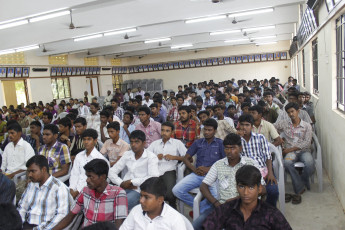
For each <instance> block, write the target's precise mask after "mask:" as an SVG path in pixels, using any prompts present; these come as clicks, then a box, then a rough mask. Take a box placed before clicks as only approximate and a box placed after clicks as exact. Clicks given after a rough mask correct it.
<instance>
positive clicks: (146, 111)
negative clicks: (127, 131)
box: [138, 106, 151, 124]
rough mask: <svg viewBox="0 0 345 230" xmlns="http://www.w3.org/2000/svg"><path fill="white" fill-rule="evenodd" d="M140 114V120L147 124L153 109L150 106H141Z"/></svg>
mask: <svg viewBox="0 0 345 230" xmlns="http://www.w3.org/2000/svg"><path fill="white" fill-rule="evenodd" d="M138 115H139V119H140V122H141V123H143V124H146V123H147V122H150V115H151V110H150V108H149V107H146V106H141V107H140V108H139V112H138Z"/></svg>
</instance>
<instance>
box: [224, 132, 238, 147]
mask: <svg viewBox="0 0 345 230" xmlns="http://www.w3.org/2000/svg"><path fill="white" fill-rule="evenodd" d="M223 145H224V146H225V145H238V146H242V140H241V136H240V135H238V134H235V133H230V134H228V135H227V136H226V137H225V138H224V141H223Z"/></svg>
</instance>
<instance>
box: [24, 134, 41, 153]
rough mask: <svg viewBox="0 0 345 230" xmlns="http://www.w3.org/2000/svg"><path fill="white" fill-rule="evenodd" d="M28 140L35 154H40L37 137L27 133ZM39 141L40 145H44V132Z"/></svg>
mask: <svg viewBox="0 0 345 230" xmlns="http://www.w3.org/2000/svg"><path fill="white" fill-rule="evenodd" d="M26 141H27V142H28V143H29V144H30V145H31V147H32V148H33V150H34V151H35V154H38V149H37V148H36V139H34V138H32V137H31V135H26ZM39 142H40V146H41V145H43V136H42V134H40V135H39Z"/></svg>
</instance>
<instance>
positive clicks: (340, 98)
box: [336, 15, 345, 111]
mask: <svg viewBox="0 0 345 230" xmlns="http://www.w3.org/2000/svg"><path fill="white" fill-rule="evenodd" d="M344 23H345V15H342V16H340V18H338V19H337V20H336V27H337V28H336V56H337V108H338V109H340V110H342V111H345V91H344V88H345V77H344V67H345V63H344V60H345V55H344V52H345V50H344V42H345V39H344V32H345V30H344V29H345V26H344Z"/></svg>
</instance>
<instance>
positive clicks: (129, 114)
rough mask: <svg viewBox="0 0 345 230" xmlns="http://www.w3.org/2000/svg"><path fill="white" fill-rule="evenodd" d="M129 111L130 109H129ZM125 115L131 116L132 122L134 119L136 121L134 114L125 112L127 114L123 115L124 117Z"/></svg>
mask: <svg viewBox="0 0 345 230" xmlns="http://www.w3.org/2000/svg"><path fill="white" fill-rule="evenodd" d="M127 109H128V107H127ZM125 115H128V116H129V119H130V120H131V121H133V119H134V116H133V113H131V112H125V113H124V114H123V116H125Z"/></svg>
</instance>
